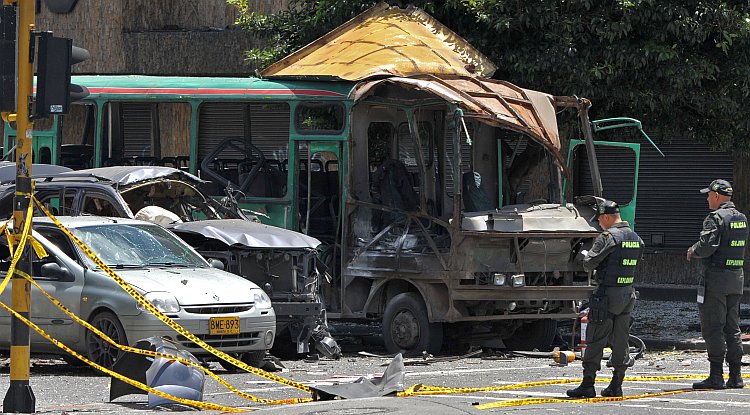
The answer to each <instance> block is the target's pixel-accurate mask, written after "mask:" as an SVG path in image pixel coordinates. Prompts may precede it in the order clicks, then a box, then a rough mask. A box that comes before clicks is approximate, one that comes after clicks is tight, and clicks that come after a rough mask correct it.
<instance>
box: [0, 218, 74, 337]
mask: <svg viewBox="0 0 750 415" xmlns="http://www.w3.org/2000/svg"><path fill="white" fill-rule="evenodd" d="M43 232H44V234H47V235H49V236H50V239H49V240H48V239H47V238H45V237H44V236H42V237H37V240H38V241H39V242H40V244H42V246H43V247H44V249H45V250H46V251H47V253H48V256H47V257H45V258H39V257H38V256H37V254H36V252H35V251H34V250H33V249H32V250H31V251H30V252H31V255H32V271H31V275H32V277H33V278H34V280H35V281H36V282H37V283H38V284H39V285H40V286H41V287H42V288H43V289H44V290H45V291H46V292H47V293H49V294H50V295H51V296H52V297H54V298H56V299H58V300H59V301H60V302H61V303H62V304H64V305H65V307H67V308H68V309H69V310H70V311H72V312H73V313H76V314H77V313H79V312H80V308H81V307H80V301H81V290H82V288H83V268H82V267H81V266H80V265H79V264H78V263H77V261H76V259H74V258H76V256H75V251H74V250H73V248H72V246H71V245H70V241H69V240H67V237H66V236H65V235H64V234H63V233H62V232H60V231H57V230H56V229H50V230H44V231H43ZM35 236H39V234H36V235H35ZM58 246H61V247H62V248H58ZM70 255H73V258H71V256H70ZM0 257H2V258H3V259H2V260H0V269H1V270H2V273H0V276H1V277H3V278H4V277H5V275H6V273H7V270H8V267H9V266H10V262H11V261H10V255H9V251H8V246H7V240H6V238H0ZM45 264H57V265H58V266H59V267H60V268H59V269H66V270H68V272H69V274H68V275H67V276H66V277H63V276H61V275H60V274H59V273H50V272H48V271H49V270H48V269H47V268H45V267H44V265H45ZM0 301H2V302H3V303H5V304H6V305H8V306H12V287H11V284H8V286H7V287H6V289H5V290H4V291H3V292H2V294H0ZM29 315H30V318H31V321H33V322H34V323H35V324H36V325H38V326H39V328H41V329H42V330H44V331H45V332H46V333H47V334H49V335H50V336H52V337H53V338H55V339H57V340H60V341H62V342H63V343H65V344H67V345H71V346H74V345H75V344H76V343H77V342H78V341H79V340H78V339H79V338H80V337H81V336H80V334H81V332H80V330H82V329H81V328H80V327H78V325H76V324H74V322H73V319H72V318H71V317H69V316H67V315H66V314H65V313H63V312H62V311H61V310H60V309H59V308H58V307H57V306H56V305H54V304H53V303H52V302H51V301H50V300H49V299H47V298H46V297H45V296H44V295H43V294H42V293H41V292H40V291H39V290H38V289H37V288H36V287H34V286H32V287H31V307H30V310H29ZM10 326H11V316H10V314H9V313H0V345H2V346H4V347H5V346H7V345H9V341H10ZM30 333H31V334H30V342H31V345H32V351H34V352H42V351H46V350H55V351H56V350H57V347H56V346H54V345H53V344H51V343H50V342H49V341H47V340H46V339H44V338H43V337H42V336H41V335H39V334H37V333H36V332H35V331H34V330H33V329H32V330H31V332H30Z"/></svg>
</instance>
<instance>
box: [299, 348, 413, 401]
mask: <svg viewBox="0 0 750 415" xmlns="http://www.w3.org/2000/svg"><path fill="white" fill-rule="evenodd" d="M405 378H406V368H405V367H404V359H403V357H402V356H401V353H399V354H397V355H396V357H394V358H393V360H392V361H391V363H390V364H389V365H388V367H387V368H386V369H385V372H383V376H381V377H380V378H377V379H373V380H370V379H367V378H365V377H361V378H359V379H357V380H356V381H354V382H352V383H337V384H333V385H315V386H313V389H314V390H315V393H316V394H317V395H318V396H317V397H318V399H319V400H329V399H333V397H336V396H338V397H341V398H344V399H357V398H375V397H379V396H386V395H390V394H392V393H394V392H402V391H403V390H404V380H405Z"/></svg>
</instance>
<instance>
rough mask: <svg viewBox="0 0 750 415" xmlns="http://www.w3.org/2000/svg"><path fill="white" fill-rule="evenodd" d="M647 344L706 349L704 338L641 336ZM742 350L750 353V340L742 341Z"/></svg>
mask: <svg viewBox="0 0 750 415" xmlns="http://www.w3.org/2000/svg"><path fill="white" fill-rule="evenodd" d="M639 338H640V339H641V340H643V343H644V344H645V345H646V350H697V351H706V342H705V341H703V339H687V340H670V339H659V338H652V337H639ZM742 350H743V351H744V352H745V354H750V341H746V342H742Z"/></svg>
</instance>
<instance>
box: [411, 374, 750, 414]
mask: <svg viewBox="0 0 750 415" xmlns="http://www.w3.org/2000/svg"><path fill="white" fill-rule="evenodd" d="M705 377H706V375H694V374H685V375H663V376H631V377H626V378H625V379H624V381H628V382H655V381H665V380H688V379H704V378H705ZM725 377H726V376H725ZM742 377H743V378H745V379H750V375H748V374H745V375H742ZM611 380H612V379H611V378H597V382H610V381H611ZM579 382H581V379H554V380H544V381H538V382H524V383H513V384H509V385H498V386H485V387H476V388H451V387H445V386H429V385H422V384H416V385H414V386H411V387H409V388H407V389H406V390H405V391H403V392H399V393H398V394H397V396H421V395H447V394H456V393H476V392H492V391H501V390H514V389H524V388H532V387H537V386H547V385H562V384H566V383H579ZM695 390H696V389H679V390H675V391H666V392H658V393H650V394H641V395H631V396H622V397H619V396H617V397H601V398H589V399H565V398H525V399H512V400H505V401H498V402H489V403H485V404H481V405H477V406H475V408H477V409H492V408H500V407H507V406H523V405H537V404H543V403H560V402H565V403H597V402H616V401H624V400H631V399H642V398H651V397H658V396H665V395H674V394H677V393H685V392H693V391H695Z"/></svg>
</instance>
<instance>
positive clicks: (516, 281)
mask: <svg viewBox="0 0 750 415" xmlns="http://www.w3.org/2000/svg"><path fill="white" fill-rule="evenodd" d="M510 283H511V285H513V286H514V287H523V286H525V285H526V276H525V275H523V274H516V275H514V276H512V277H510Z"/></svg>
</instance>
